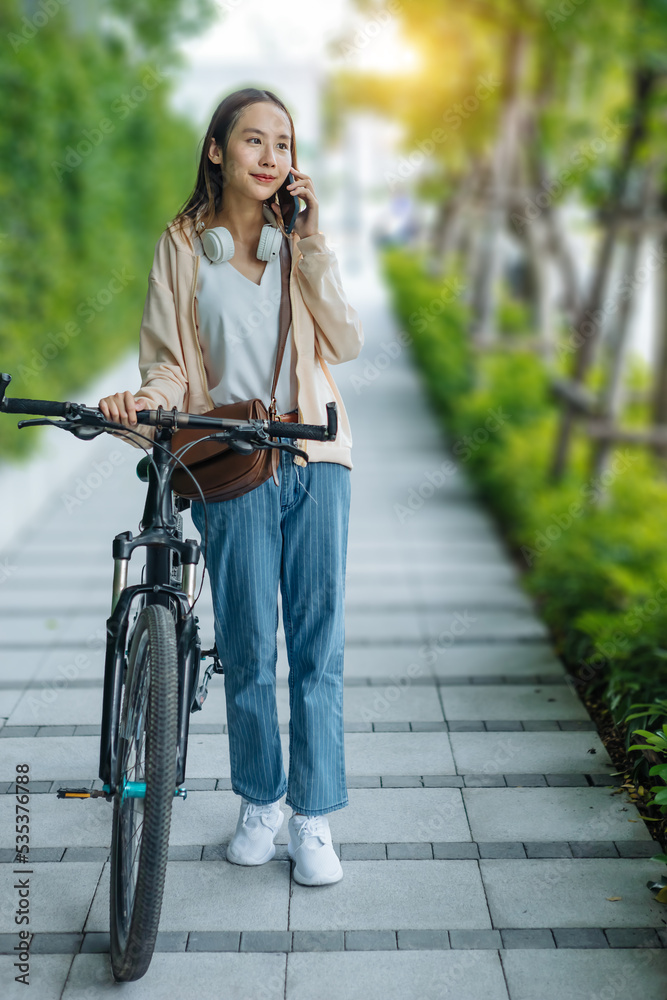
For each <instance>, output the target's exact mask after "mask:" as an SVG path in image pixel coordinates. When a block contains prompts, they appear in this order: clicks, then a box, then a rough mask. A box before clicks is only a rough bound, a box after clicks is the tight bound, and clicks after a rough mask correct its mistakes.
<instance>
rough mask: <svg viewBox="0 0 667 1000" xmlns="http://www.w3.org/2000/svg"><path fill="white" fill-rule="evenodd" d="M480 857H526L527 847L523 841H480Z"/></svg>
mask: <svg viewBox="0 0 667 1000" xmlns="http://www.w3.org/2000/svg"><path fill="white" fill-rule="evenodd" d="M477 849H478V851H479V856H480V858H525V857H526V849H525V847H524V846H523V844H522V843H520V842H518V843H512V842H511V841H508V842H506V843H502V842H499V843H496V842H494V841H492V840H490V841H479V842H478V844H477Z"/></svg>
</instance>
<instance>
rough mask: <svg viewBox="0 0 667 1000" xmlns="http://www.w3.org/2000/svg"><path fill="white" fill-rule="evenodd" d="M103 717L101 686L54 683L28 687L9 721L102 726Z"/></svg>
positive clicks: (45, 724) (13, 724)
mask: <svg viewBox="0 0 667 1000" xmlns="http://www.w3.org/2000/svg"><path fill="white" fill-rule="evenodd" d="M101 718H102V688H101V687H100V688H77V687H74V686H73V685H71V684H68V685H67V686H65V685H64V684H63V685H62V686H61V687H59V688H56V687H54V686H53V685H51V686H44V687H43V688H30V689H29V690H27V691H26V692H25V693H24V695H23V697H22V698H21V699H20V701H19V702H18V704H17V705H16V707H15V708H14V710H13V712H12V714H11V715H10V717H9V720H8V725H11V726H48V725H57V726H66V725H71V726H76V725H84V724H85V725H97V726H99V725H100V719H101ZM53 735H58V734H57V733H54V734H53ZM62 735H67V734H66V733H63V734H62Z"/></svg>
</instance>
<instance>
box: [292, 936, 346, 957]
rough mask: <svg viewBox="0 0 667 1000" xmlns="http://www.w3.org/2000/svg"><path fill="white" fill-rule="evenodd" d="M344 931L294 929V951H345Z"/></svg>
mask: <svg viewBox="0 0 667 1000" xmlns="http://www.w3.org/2000/svg"><path fill="white" fill-rule="evenodd" d="M344 948H345V932H344V931H294V932H293V940H292V951H317V952H320V951H343V950H344Z"/></svg>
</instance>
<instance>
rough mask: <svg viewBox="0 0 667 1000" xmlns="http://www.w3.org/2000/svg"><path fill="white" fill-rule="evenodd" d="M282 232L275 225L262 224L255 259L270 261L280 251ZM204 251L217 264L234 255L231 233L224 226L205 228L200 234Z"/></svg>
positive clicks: (212, 262)
mask: <svg viewBox="0 0 667 1000" xmlns="http://www.w3.org/2000/svg"><path fill="white" fill-rule="evenodd" d="M282 239H283V234H282V233H281V231H280V230H279V229H277V228H276V227H275V226H271V225H269V224H268V223H267V225H265V226H262V232H261V234H260V237H259V244H258V246H257V259H258V260H266V261H271V260H274V258H276V257H277V256H278V254H279V253H280V244H281V243H282ZM201 241H202V245H203V247H204V253H205V254H206V256H207V257H208V259H209V260H210V262H211V264H219V263H221V262H222V261H225V260H230V259H231V258H232V257H233V256H234V240H233V239H232V234H231V233H230V231H229V230H228V229H225V227H224V226H216V227H215V229H205V230H204V232H203V233H202V234H201Z"/></svg>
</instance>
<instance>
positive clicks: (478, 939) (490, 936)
mask: <svg viewBox="0 0 667 1000" xmlns="http://www.w3.org/2000/svg"><path fill="white" fill-rule="evenodd" d="M449 944H450V947H452V948H501V947H502V940H501V938H500V931H496V930H485V931H478V930H450V932H449Z"/></svg>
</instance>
